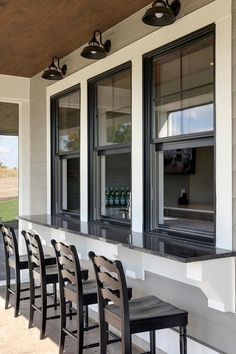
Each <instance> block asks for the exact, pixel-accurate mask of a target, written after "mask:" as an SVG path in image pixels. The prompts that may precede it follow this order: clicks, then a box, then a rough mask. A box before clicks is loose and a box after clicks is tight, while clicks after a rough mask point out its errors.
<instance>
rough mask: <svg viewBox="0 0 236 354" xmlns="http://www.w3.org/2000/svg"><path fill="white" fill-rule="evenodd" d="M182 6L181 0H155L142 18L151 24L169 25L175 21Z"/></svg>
mask: <svg viewBox="0 0 236 354" xmlns="http://www.w3.org/2000/svg"><path fill="white" fill-rule="evenodd" d="M180 8H181V3H180V1H179V0H174V1H172V3H171V4H169V1H168V0H155V1H154V2H153V4H152V7H151V8H149V9H147V11H146V12H145V14H144V16H143V18H142V20H143V22H144V23H146V24H147V25H150V26H167V25H171V24H172V23H174V22H175V20H176V16H177V15H178V13H179V11H180Z"/></svg>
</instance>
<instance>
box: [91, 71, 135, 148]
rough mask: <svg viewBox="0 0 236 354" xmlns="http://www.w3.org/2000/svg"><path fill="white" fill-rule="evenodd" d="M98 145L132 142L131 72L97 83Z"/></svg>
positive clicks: (114, 75) (118, 74)
mask: <svg viewBox="0 0 236 354" xmlns="http://www.w3.org/2000/svg"><path fill="white" fill-rule="evenodd" d="M97 124H98V145H99V146H104V145H112V144H121V143H130V142H131V71H130V69H126V70H123V71H121V72H118V73H115V74H113V75H112V76H110V77H107V78H105V79H102V80H100V81H98V82H97Z"/></svg>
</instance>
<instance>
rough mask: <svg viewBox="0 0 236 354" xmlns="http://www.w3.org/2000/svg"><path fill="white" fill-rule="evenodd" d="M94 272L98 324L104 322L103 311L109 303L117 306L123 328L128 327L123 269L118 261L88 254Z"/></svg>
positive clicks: (127, 305)
mask: <svg viewBox="0 0 236 354" xmlns="http://www.w3.org/2000/svg"><path fill="white" fill-rule="evenodd" d="M89 258H90V259H91V261H92V263H93V267H94V271H95V277H96V281H97V289H98V304H99V317H100V323H101V322H102V321H104V311H105V309H106V306H107V304H108V302H109V301H112V302H113V303H114V304H115V305H117V306H119V308H120V313H121V318H122V321H123V326H124V327H125V328H128V327H127V326H129V302H128V289H127V284H126V279H125V274H124V269H123V266H122V264H121V262H120V261H114V262H113V261H111V260H108V259H107V258H105V257H103V256H96V255H95V253H94V252H89Z"/></svg>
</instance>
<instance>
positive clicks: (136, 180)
mask: <svg viewBox="0 0 236 354" xmlns="http://www.w3.org/2000/svg"><path fill="white" fill-rule="evenodd" d="M132 230H133V231H136V232H142V231H143V59H142V56H141V55H139V56H137V57H135V58H133V59H132Z"/></svg>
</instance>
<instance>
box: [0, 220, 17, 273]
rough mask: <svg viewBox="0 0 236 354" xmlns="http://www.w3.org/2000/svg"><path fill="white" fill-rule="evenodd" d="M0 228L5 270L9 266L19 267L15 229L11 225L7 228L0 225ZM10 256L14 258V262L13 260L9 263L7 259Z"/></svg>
mask: <svg viewBox="0 0 236 354" xmlns="http://www.w3.org/2000/svg"><path fill="white" fill-rule="evenodd" d="M0 230H1V233H2V237H3V244H4V252H5V262H6V269H7V272H8V269H9V267H13V268H16V269H19V267H20V259H19V251H18V243H17V238H16V234H15V231H14V229H13V228H12V227H10V228H8V227H6V226H4V225H0ZM12 257H13V259H14V260H15V263H14V262H10V263H9V260H10V258H12Z"/></svg>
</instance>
